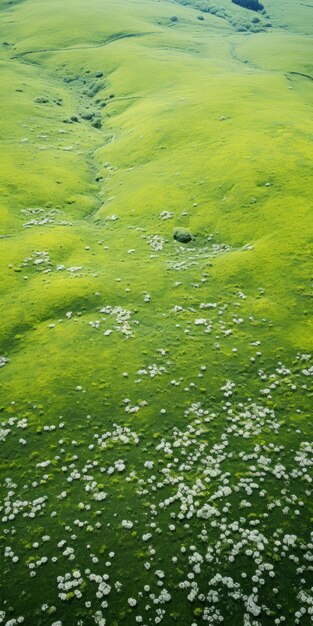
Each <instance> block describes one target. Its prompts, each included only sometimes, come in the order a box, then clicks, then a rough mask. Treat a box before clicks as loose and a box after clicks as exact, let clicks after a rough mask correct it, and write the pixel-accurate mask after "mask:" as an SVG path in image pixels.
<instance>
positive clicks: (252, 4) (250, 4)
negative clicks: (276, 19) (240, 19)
mask: <svg viewBox="0 0 313 626" xmlns="http://www.w3.org/2000/svg"><path fill="white" fill-rule="evenodd" d="M232 2H233V4H238V5H239V6H240V7H243V8H244V9H249V10H250V11H263V10H264V6H263V4H261V3H260V2H259V1H258V0H232Z"/></svg>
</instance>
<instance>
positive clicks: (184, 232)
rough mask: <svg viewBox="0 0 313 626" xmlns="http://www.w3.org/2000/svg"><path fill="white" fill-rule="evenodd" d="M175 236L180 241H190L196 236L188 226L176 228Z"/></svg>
mask: <svg viewBox="0 0 313 626" xmlns="http://www.w3.org/2000/svg"><path fill="white" fill-rule="evenodd" d="M173 237H174V239H175V240H176V241H179V242H180V243H189V241H192V240H193V238H194V237H193V235H192V234H191V232H190V230H188V229H187V228H174V231H173Z"/></svg>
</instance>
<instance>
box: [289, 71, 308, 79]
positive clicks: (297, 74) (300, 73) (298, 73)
mask: <svg viewBox="0 0 313 626" xmlns="http://www.w3.org/2000/svg"><path fill="white" fill-rule="evenodd" d="M290 74H292V75H296V76H302V77H303V78H309V79H310V80H313V76H310V75H309V74H303V73H302V72H288V75H290Z"/></svg>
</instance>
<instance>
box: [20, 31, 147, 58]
mask: <svg viewBox="0 0 313 626" xmlns="http://www.w3.org/2000/svg"><path fill="white" fill-rule="evenodd" d="M156 34H157V31H151V32H147V33H120V34H117V35H112V36H111V37H108V39H106V40H105V41H104V42H102V43H99V44H95V45H90V46H89V45H86V46H71V47H69V48H41V49H39V50H27V51H26V52H20V53H19V54H15V55H14V56H13V57H12V59H20V58H22V57H25V56H28V55H30V54H41V53H44V52H68V51H71V50H94V49H96V48H104V46H108V45H109V44H110V43H114V42H115V41H119V40H120V39H130V38H132V37H144V36H145V35H156Z"/></svg>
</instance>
